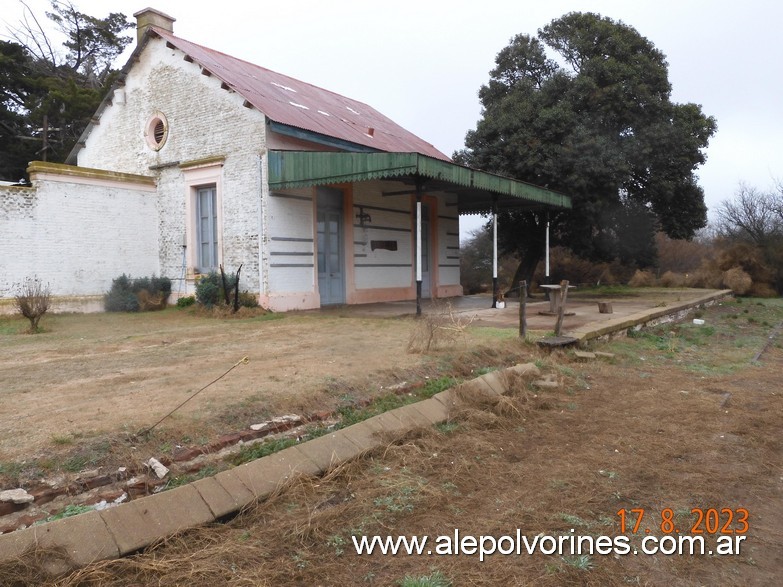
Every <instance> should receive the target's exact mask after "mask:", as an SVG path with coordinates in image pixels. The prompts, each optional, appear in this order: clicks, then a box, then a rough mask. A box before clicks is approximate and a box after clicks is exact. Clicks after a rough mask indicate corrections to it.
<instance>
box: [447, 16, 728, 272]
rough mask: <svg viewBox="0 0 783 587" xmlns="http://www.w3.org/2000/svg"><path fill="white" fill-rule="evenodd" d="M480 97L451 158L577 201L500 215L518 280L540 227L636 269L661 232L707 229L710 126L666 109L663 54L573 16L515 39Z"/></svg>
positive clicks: (539, 240) (532, 257) (539, 248)
mask: <svg viewBox="0 0 783 587" xmlns="http://www.w3.org/2000/svg"><path fill="white" fill-rule="evenodd" d="M547 51H550V52H551V53H553V54H556V58H553V57H550V56H549V55H548V54H547ZM479 98H480V100H481V104H482V107H483V110H482V118H481V119H480V120H479V122H478V124H477V127H476V129H475V130H473V131H470V132H468V134H467V136H466V139H465V149H463V150H461V151H459V152H457V153H455V154H454V157H455V159H456V160H457V161H458V162H460V163H464V164H467V165H470V166H472V167H477V168H480V169H484V170H488V171H493V172H496V173H501V174H504V175H508V176H511V177H514V178H517V179H521V180H525V181H529V182H532V183H535V184H539V185H543V186H546V187H548V188H550V189H553V190H556V191H559V192H562V193H565V194H567V195H569V196H571V198H572V201H573V210H571V211H568V212H563V211H557V212H555V211H550V212H519V211H512V212H504V213H502V214H501V216H500V224H499V228H500V230H499V240H500V245H501V247H502V249H503V250H504V251H505V252H508V253H517V254H519V255H520V257H521V259H522V263H521V264H520V268H519V270H518V272H517V276H516V277H515V278H514V281H515V282H516V281H518V280H519V279H527V280H528V281H530V279H531V278H532V274H533V272H534V270H535V267H536V266H537V264H538V262H539V261H540V259H541V258H542V256H543V253H544V230H545V226H546V222H547V220H549V221H551V224H552V242H553V244H562V245H564V246H567V247H570V248H571V249H572V250H574V252H576V253H577V254H579V255H580V256H583V257H586V258H589V259H593V260H611V259H615V258H619V259H620V260H622V261H623V262H626V263H630V264H636V265H648V264H651V263H653V262H654V260H655V248H654V235H655V233H656V231H657V230H659V229H660V230H663V231H664V232H665V233H666V234H667V235H669V236H671V237H672V238H691V237H692V236H693V235H694V234H695V232H696V231H697V230H698V229H700V228H702V227H703V226H705V225H706V220H707V218H706V212H707V208H706V206H705V204H704V193H703V191H702V189H701V188H700V187H699V186H698V184H697V182H696V176H695V170H696V169H697V168H698V166H699V165H701V164H703V163H704V161H705V156H704V152H703V150H704V149H705V148H706V147H707V144H708V141H709V138H710V137H711V136H712V135H713V134H714V132H715V130H716V122H715V119H714V118H712V117H709V116H705V115H704V114H703V113H702V111H701V108H700V106H698V105H696V104H676V103H674V102H672V100H671V84H670V83H669V78H668V68H667V63H666V60H665V57H664V55H663V54H662V53H661V52H660V51H659V50H657V49H656V48H655V46H654V45H653V44H652V43H651V42H650V41H649V40H647V39H646V38H645V37H643V36H641V35H640V34H639V33H638V32H637V31H636V30H635V29H634V28H633V27H631V26H628V25H626V24H624V23H622V22H615V21H613V20H612V19H610V18H606V17H602V16H600V15H598V14H593V13H577V12H572V13H569V14H566V15H565V16H563V17H561V18H558V19H556V20H554V21H552V22H551V23H550V24H549V25H547V26H545V27H544V28H543V29H541V30H539V31H538V35H537V36H536V37H531V36H529V35H517V36H516V37H514V38H513V39H512V41H511V44H510V45H508V46H507V47H506V48H504V49H503V50H502V51H501V52H500V53H499V54H498V56H497V58H496V67H495V68H494V69H493V70H492V71H491V72H490V79H489V83H487V84H486V85H484V86H482V88H481V90H480V91H479Z"/></svg>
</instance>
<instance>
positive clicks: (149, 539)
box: [0, 363, 538, 575]
mask: <svg viewBox="0 0 783 587" xmlns="http://www.w3.org/2000/svg"><path fill="white" fill-rule="evenodd" d="M527 373H531V374H537V373H538V369H537V367H536V366H535V365H533V364H531V363H527V364H522V365H516V366H514V367H509V368H507V369H503V370H499V371H492V372H490V373H487V374H486V375H482V376H481V377H478V378H476V379H473V380H471V381H467V382H465V383H462V384H460V385H459V386H457V387H456V388H454V389H449V390H446V391H442V392H440V393H438V394H436V395H434V396H433V397H431V398H430V399H426V400H423V401H420V402H417V403H414V404H409V405H407V406H403V407H401V408H397V409H394V410H391V411H388V412H384V413H383V414H380V415H378V416H374V417H372V418H369V419H367V420H364V421H362V422H359V423H357V424H354V425H353V426H349V427H348V428H343V429H341V430H338V431H335V432H332V433H329V434H326V435H324V436H321V437H319V438H315V439H313V440H310V441H308V442H304V443H302V444H297V445H295V446H292V447H289V448H286V449H284V450H281V451H280V452H277V453H274V454H272V455H269V456H267V457H263V458H261V459H257V460H255V461H251V462H249V463H245V464H243V465H239V466H237V467H234V468H233V469H228V470H226V471H223V472H221V473H218V474H217V475H215V476H214V477H207V478H204V479H200V480H199V481H196V482H194V483H191V484H189V485H184V486H182V487H177V488H175V489H170V490H168V491H164V492H162V493H158V494H155V495H150V496H147V497H143V498H140V499H135V500H133V501H130V502H128V503H124V504H121V505H119V506H117V507H113V508H109V509H105V510H102V511H91V512H88V513H85V514H80V515H78V516H73V517H70V518H64V519H61V520H57V521H55V522H50V523H48V524H43V525H40V526H32V527H30V528H26V529H24V530H17V531H15V532H11V533H9V534H0V562H6V561H11V560H14V559H18V558H19V557H20V556H21V555H22V554H23V553H25V552H26V551H28V550H30V549H33V548H45V549H57V550H60V551H61V553H65V554H67V557H69V558H70V561H68V560H67V558H63V557H62V556H57V555H56V554H53V555H52V556H48V555H47V554H44V555H43V556H42V560H43V563H42V564H43V566H44V569H45V570H46V572H48V573H50V574H51V575H59V574H62V573H65V572H67V571H69V570H71V569H74V568H78V567H81V566H85V565H87V564H89V563H92V562H95V561H99V560H105V559H113V558H119V557H122V556H125V555H128V554H131V553H134V552H137V551H139V550H141V549H142V548H144V547H146V546H149V545H151V544H153V543H154V542H157V541H158V540H161V539H163V538H165V537H167V536H170V535H172V534H176V533H177V532H181V531H182V530H185V529H188V528H194V527H196V526H202V525H205V524H209V523H211V522H215V521H217V520H219V519H220V518H222V517H224V516H226V515H229V514H232V513H234V512H238V511H240V510H241V509H242V508H244V507H246V506H248V505H250V504H251V503H253V502H255V501H258V500H262V499H265V498H267V497H269V496H271V495H273V494H274V493H275V492H276V491H278V490H279V489H280V488H282V487H283V486H285V485H286V483H288V482H289V481H291V480H292V479H294V478H295V477H297V476H300V475H303V476H317V475H322V474H324V473H326V472H327V471H329V470H331V469H333V468H334V467H336V466H337V465H340V464H342V463H345V462H347V461H350V460H352V459H355V458H358V457H361V456H362V455H363V454H365V453H367V452H369V451H372V450H374V449H377V448H380V447H382V446H385V445H387V444H389V442H390V440H393V439H398V438H400V437H402V436H404V435H405V434H407V433H409V432H411V431H412V430H415V429H417V428H422V427H425V428H426V427H430V426H433V425H435V424H439V423H442V422H446V421H447V420H448V419H449V417H450V414H451V412H452V410H453V408H454V407H455V405H456V403H457V396H458V394H463V395H464V394H467V393H471V392H472V393H481V394H493V395H502V394H503V393H505V392H506V391H508V387H509V384H510V381H512V380H513V375H515V374H518V375H524V374H527Z"/></svg>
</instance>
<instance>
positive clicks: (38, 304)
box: [14, 277, 52, 334]
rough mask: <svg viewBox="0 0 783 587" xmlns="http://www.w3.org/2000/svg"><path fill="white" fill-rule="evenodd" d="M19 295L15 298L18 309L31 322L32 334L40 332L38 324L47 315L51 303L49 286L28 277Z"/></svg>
mask: <svg viewBox="0 0 783 587" xmlns="http://www.w3.org/2000/svg"><path fill="white" fill-rule="evenodd" d="M18 292H19V293H18V294H17V295H16V296H15V297H14V299H15V302H16V303H15V305H16V309H17V310H18V311H19V313H20V314H21V315H22V316H24V317H25V318H27V319H28V320H29V321H30V329H29V330H28V332H29V333H30V334H35V333H36V332H39V328H38V323H39V322H40V321H41V318H43V315H44V314H46V311H47V310H48V309H49V304H50V303H51V297H52V296H51V290H50V289H49V284H48V283H47V284H46V285H44V284H43V283H42V282H41V280H40V279H37V278H35V277H28V278H27V279H26V280H25V281H24V283H22V284H21V285H20V286H19V287H18Z"/></svg>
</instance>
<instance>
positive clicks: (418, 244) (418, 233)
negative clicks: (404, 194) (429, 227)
mask: <svg viewBox="0 0 783 587" xmlns="http://www.w3.org/2000/svg"><path fill="white" fill-rule="evenodd" d="M416 315H417V316H421V180H419V179H418V178H417V179H416Z"/></svg>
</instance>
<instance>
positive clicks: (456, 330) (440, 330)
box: [408, 300, 476, 353]
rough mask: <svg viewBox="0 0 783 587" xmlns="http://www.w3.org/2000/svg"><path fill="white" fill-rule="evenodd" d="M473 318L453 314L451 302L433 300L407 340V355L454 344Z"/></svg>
mask: <svg viewBox="0 0 783 587" xmlns="http://www.w3.org/2000/svg"><path fill="white" fill-rule="evenodd" d="M475 319H476V317H475V315H474V316H465V315H462V316H461V315H459V314H457V313H455V312H454V308H453V306H452V305H451V302H449V301H446V302H440V301H436V300H433V302H432V306H431V308H430V310H429V311H428V312H426V313H425V314H423V315H422V316H421V317H420V318H418V319H417V320H416V324H415V325H414V327H413V330H412V331H411V335H410V337H409V338H408V352H409V353H426V352H427V351H429V350H434V349H436V348H438V347H441V346H446V345H448V344H452V343H454V342H455V341H456V340H457V339H458V338H460V337H461V336H464V334H465V329H466V328H467V327H468V326H470V324H471V323H472V322H473V320H475Z"/></svg>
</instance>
